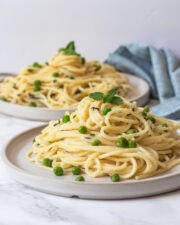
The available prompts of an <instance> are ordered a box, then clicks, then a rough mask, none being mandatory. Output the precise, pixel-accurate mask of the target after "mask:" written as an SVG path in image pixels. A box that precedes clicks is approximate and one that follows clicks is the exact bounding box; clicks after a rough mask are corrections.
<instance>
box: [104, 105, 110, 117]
mask: <svg viewBox="0 0 180 225" xmlns="http://www.w3.org/2000/svg"><path fill="white" fill-rule="evenodd" d="M110 111H111V108H109V107H105V108H104V109H103V112H102V114H103V115H104V116H105V115H107V114H108V112H110Z"/></svg>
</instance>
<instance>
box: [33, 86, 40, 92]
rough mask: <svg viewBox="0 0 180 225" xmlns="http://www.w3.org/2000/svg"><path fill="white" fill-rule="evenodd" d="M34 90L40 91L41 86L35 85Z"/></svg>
mask: <svg viewBox="0 0 180 225" xmlns="http://www.w3.org/2000/svg"><path fill="white" fill-rule="evenodd" d="M33 90H34V91H35V92H36V91H40V90H41V88H40V86H34V89H33Z"/></svg>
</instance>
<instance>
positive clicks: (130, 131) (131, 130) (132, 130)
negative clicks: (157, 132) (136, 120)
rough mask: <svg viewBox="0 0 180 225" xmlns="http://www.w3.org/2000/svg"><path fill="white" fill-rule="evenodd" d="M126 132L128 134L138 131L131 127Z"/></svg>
mask: <svg viewBox="0 0 180 225" xmlns="http://www.w3.org/2000/svg"><path fill="white" fill-rule="evenodd" d="M126 133H127V134H134V133H136V131H135V130H134V129H129V130H128V131H127V132H126Z"/></svg>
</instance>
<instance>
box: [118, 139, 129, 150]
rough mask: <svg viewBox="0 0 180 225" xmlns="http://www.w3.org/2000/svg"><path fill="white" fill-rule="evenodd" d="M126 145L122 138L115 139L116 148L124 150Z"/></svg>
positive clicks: (126, 142)
mask: <svg viewBox="0 0 180 225" xmlns="http://www.w3.org/2000/svg"><path fill="white" fill-rule="evenodd" d="M127 145H128V141H127V140H126V138H124V137H120V138H118V139H117V146H118V147H120V148H125V147H127Z"/></svg>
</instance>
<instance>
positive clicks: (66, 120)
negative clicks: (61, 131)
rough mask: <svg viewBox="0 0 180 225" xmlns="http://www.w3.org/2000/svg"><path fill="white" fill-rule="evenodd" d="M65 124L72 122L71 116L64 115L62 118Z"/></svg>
mask: <svg viewBox="0 0 180 225" xmlns="http://www.w3.org/2000/svg"><path fill="white" fill-rule="evenodd" d="M62 121H63V123H67V122H69V121H70V116H69V115H64V116H63V118H62Z"/></svg>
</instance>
